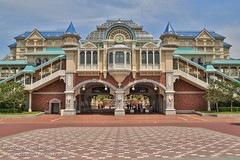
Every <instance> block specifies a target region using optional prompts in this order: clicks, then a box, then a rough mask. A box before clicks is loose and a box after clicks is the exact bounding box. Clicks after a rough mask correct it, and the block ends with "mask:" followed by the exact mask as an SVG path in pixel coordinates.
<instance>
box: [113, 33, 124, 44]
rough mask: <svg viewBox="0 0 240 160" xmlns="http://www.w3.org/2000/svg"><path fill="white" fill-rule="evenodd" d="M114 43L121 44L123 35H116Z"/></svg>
mask: <svg viewBox="0 0 240 160" xmlns="http://www.w3.org/2000/svg"><path fill="white" fill-rule="evenodd" d="M115 42H116V43H123V42H124V36H123V35H116V37H115Z"/></svg>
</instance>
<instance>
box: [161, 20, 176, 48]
mask: <svg viewBox="0 0 240 160" xmlns="http://www.w3.org/2000/svg"><path fill="white" fill-rule="evenodd" d="M160 39H161V40H162V42H161V44H160V45H161V46H162V47H173V48H177V47H178V35H177V32H175V30H174V29H173V27H172V25H171V24H170V22H168V24H167V26H166V28H165V30H164V33H163V34H162V35H161V36H160Z"/></svg>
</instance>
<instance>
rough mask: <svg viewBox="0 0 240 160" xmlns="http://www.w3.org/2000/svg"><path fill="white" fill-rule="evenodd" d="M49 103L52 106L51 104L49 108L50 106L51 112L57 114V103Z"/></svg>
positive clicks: (58, 111) (58, 110)
mask: <svg viewBox="0 0 240 160" xmlns="http://www.w3.org/2000/svg"><path fill="white" fill-rule="evenodd" d="M51 105H52V106H51V108H52V110H51V112H52V114H59V113H60V109H59V103H52V104H51Z"/></svg>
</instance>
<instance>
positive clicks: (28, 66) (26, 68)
mask: <svg viewBox="0 0 240 160" xmlns="http://www.w3.org/2000/svg"><path fill="white" fill-rule="evenodd" d="M34 70H35V67H34V66H31V65H27V66H26V67H25V68H24V70H23V71H22V72H24V73H26V72H30V73H31V72H33V71H34Z"/></svg>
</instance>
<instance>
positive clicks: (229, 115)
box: [195, 111, 240, 117]
mask: <svg viewBox="0 0 240 160" xmlns="http://www.w3.org/2000/svg"><path fill="white" fill-rule="evenodd" d="M195 114H197V115H200V116H203V117H240V114H217V113H201V112H198V111H195Z"/></svg>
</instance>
